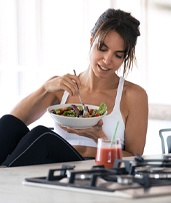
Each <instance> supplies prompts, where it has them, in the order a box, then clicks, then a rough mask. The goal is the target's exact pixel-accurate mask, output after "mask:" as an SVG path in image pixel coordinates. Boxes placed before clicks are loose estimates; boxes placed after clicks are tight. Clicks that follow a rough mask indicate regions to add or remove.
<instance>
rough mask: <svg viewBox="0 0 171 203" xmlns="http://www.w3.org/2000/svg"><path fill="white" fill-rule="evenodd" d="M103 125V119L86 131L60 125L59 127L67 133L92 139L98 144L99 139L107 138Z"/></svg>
mask: <svg viewBox="0 0 171 203" xmlns="http://www.w3.org/2000/svg"><path fill="white" fill-rule="evenodd" d="M102 125H103V121H102V119H101V120H100V121H99V122H98V123H97V125H95V126H93V127H90V128H86V129H75V128H72V127H63V126H62V125H60V124H59V127H60V128H62V129H63V130H65V131H67V132H68V133H75V134H77V135H80V136H84V137H88V138H91V139H93V140H94V141H95V142H96V143H97V140H98V138H106V135H105V134H104V132H103V130H102Z"/></svg>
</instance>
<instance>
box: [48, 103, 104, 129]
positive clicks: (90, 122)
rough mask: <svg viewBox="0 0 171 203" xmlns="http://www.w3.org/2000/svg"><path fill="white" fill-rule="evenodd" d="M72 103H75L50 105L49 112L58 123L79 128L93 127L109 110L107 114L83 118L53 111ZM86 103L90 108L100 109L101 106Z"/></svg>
mask: <svg viewBox="0 0 171 203" xmlns="http://www.w3.org/2000/svg"><path fill="white" fill-rule="evenodd" d="M71 105H73V104H59V105H53V106H49V107H48V108H47V112H48V113H49V114H50V116H51V117H52V118H53V120H54V121H55V122H56V123H59V124H61V125H63V126H66V127H73V128H77V129H81V128H89V127H92V126H94V125H96V124H97V123H98V121H99V120H100V119H102V118H103V116H105V115H106V114H107V111H106V112H105V114H104V115H102V116H97V117H90V118H82V117H67V116H61V115H57V114H54V113H51V111H52V110H54V109H58V108H64V107H67V106H71ZM75 105H81V104H75ZM85 105H86V106H88V108H89V109H98V108H99V107H98V106H94V105H88V104H85Z"/></svg>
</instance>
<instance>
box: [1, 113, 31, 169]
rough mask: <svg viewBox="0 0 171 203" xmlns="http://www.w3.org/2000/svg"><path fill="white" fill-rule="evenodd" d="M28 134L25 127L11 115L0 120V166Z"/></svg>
mask: <svg viewBox="0 0 171 203" xmlns="http://www.w3.org/2000/svg"><path fill="white" fill-rule="evenodd" d="M28 132H29V129H28V128H27V126H26V125H25V124H24V123H23V122H22V121H21V120H19V119H18V118H16V117H14V116H12V115H4V116H3V117H1V118H0V165H1V163H2V162H3V161H4V160H5V159H6V158H7V156H8V155H9V154H11V153H12V152H13V151H14V149H15V148H16V146H17V144H18V142H19V141H20V140H21V138H22V137H23V136H24V135H26V134H27V133H28Z"/></svg>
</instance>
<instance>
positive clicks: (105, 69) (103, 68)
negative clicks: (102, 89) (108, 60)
mask: <svg viewBox="0 0 171 203" xmlns="http://www.w3.org/2000/svg"><path fill="white" fill-rule="evenodd" d="M98 67H99V68H100V69H101V70H104V71H108V70H110V69H109V68H105V67H103V66H100V65H99V64H98Z"/></svg>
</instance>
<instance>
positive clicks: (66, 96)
mask: <svg viewBox="0 0 171 203" xmlns="http://www.w3.org/2000/svg"><path fill="white" fill-rule="evenodd" d="M68 95H69V93H68V92H67V91H64V94H63V96H62V100H61V104H65V103H66V100H67V98H68Z"/></svg>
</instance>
